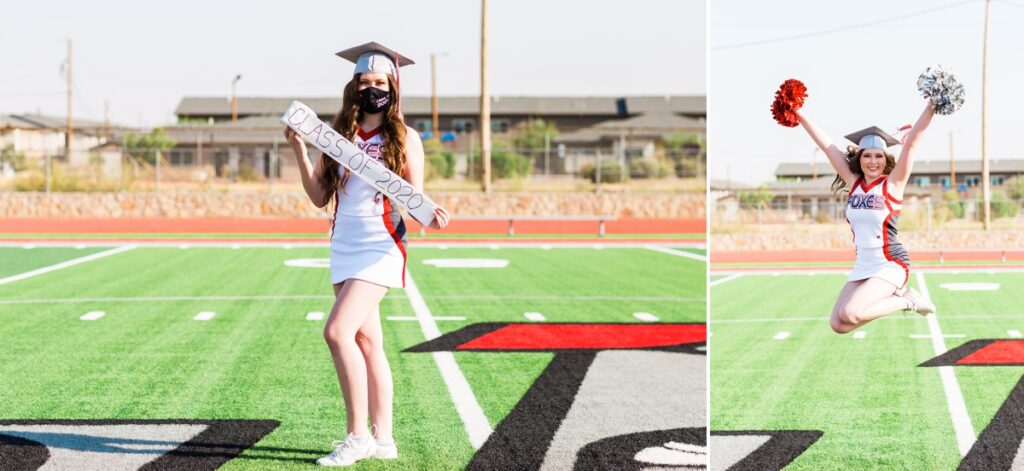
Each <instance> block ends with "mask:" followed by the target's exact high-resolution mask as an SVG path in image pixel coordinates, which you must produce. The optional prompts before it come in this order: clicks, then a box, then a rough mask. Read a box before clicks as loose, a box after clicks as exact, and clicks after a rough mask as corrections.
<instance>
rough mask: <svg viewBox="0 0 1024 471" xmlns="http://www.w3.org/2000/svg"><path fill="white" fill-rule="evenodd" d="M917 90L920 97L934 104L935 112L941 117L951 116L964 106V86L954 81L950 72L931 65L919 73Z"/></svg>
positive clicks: (954, 78) (939, 66)
mask: <svg viewBox="0 0 1024 471" xmlns="http://www.w3.org/2000/svg"><path fill="white" fill-rule="evenodd" d="M917 90H918V91H920V92H921V96H923V97H925V98H927V99H929V100H931V102H932V103H934V104H935V112H936V113H938V114H941V115H948V114H953V113H954V112H955V111H956V110H959V109H960V107H961V106H964V95H965V94H966V91H964V86H963V84H961V83H960V82H958V81H957V80H956V77H955V76H954V75H953V72H952V71H951V70H947V69H943V68H942V66H941V65H933V66H931V67H928V68H927V69H925V70H924V72H921V76H920V77H918V78H917Z"/></svg>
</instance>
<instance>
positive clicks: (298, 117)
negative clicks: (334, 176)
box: [281, 101, 437, 225]
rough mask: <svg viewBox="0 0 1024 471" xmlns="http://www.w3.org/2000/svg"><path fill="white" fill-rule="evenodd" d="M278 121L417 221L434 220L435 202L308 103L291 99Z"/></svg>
mask: <svg viewBox="0 0 1024 471" xmlns="http://www.w3.org/2000/svg"><path fill="white" fill-rule="evenodd" d="M281 122H282V123H284V125H285V126H288V127H290V128H292V129H294V130H295V132H297V133H299V135H300V136H302V137H304V138H305V139H306V140H307V141H309V142H310V143H311V144H313V145H314V146H316V148H317V149H320V150H321V151H323V153H324V154H327V156H329V157H330V158H332V159H334V160H337V161H338V163H339V164H341V166H342V167H345V168H347V169H348V170H349V172H351V173H352V174H353V175H355V176H357V177H359V178H362V179H363V180H364V181H366V183H369V184H370V185H371V186H373V187H374V188H376V189H377V190H378V191H380V192H381V193H383V194H384V196H387V197H388V198H391V201H394V202H396V203H398V205H399V206H401V207H403V208H405V210H406V211H408V212H409V214H410V215H412V217H414V218H416V220H417V221H419V223H420V224H423V225H430V223H431V222H433V221H434V209H435V208H437V203H434V201H432V200H431V199H430V198H428V197H427V195H425V194H423V192H421V191H418V190H417V189H416V188H415V187H413V186H412V185H411V184H409V182H407V181H405V180H404V179H403V178H402V177H401V176H399V175H398V174H396V173H395V172H392V171H391V170H390V169H388V168H387V166H385V165H384V163H383V162H380V161H378V160H376V159H374V158H373V157H370V156H368V155H366V153H365V152H363V151H362V150H361V149H359V146H356V145H355V144H353V143H352V142H350V141H349V140H348V139H345V138H344V137H342V136H341V134H338V133H337V132H336V131H335V130H334V129H333V128H331V125H330V124H327V123H325V122H323V121H320V118H317V117H316V113H314V112H313V110H311V109H309V107H308V106H306V105H304V104H302V103H301V102H298V101H293V102H292V104H291V106H289V107H288V111H285V112H284V116H281Z"/></svg>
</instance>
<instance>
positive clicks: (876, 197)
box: [797, 101, 935, 334]
mask: <svg viewBox="0 0 1024 471" xmlns="http://www.w3.org/2000/svg"><path fill="white" fill-rule="evenodd" d="M934 110H935V108H934V105H933V104H932V102H931V101H929V102H928V104H927V105H926V106H925V109H924V111H923V112H922V113H921V116H920V117H919V118H918V119H917V122H916V123H915V124H914V126H913V128H911V130H910V132H909V133H908V134H907V135H906V137H905V141H904V142H903V146H902V149H901V150H900V156H899V159H896V158H894V157H893V155H892V154H890V153H889V151H888V148H889V147H890V146H894V145H897V144H899V141H898V140H897V139H896V138H894V137H892V136H890V135H889V134H887V133H885V132H884V131H882V130H881V129H879V128H877V127H870V128H867V129H863V130H861V131H857V132H855V133H853V134H850V135H848V136H846V138H847V139H849V140H850V141H851V142H854V143H856V144H857V145H856V146H849V147H848V149H847V152H845V153H844V152H843V151H841V150H839V148H838V147H837V146H836V145H835V144H833V143H832V141H831V140H829V138H828V137H827V136H826V135H825V134H824V133H823V132H821V131H820V130H819V129H818V128H817V127H816V126H814V125H813V124H811V122H810V121H809V120H808V119H807V118H806V117H805V116H803V115H802V114H800V113H797V119H798V121H799V123H800V125H802V126H803V128H804V129H805V130H807V133H808V134H810V135H811V138H812V139H814V142H815V143H816V144H817V145H818V147H820V148H821V150H822V151H824V152H825V155H826V156H828V160H829V162H830V163H831V164H832V167H833V168H835V170H836V173H837V175H836V179H835V181H834V182H833V183H832V191H833V192H834V193H836V194H837V195H841V194H842V193H843V192H848V193H849V194H848V196H847V202H846V219H847V221H849V223H850V228H851V229H852V231H853V243H854V246H855V248H856V251H857V261H856V263H855V264H854V266H853V271H852V272H851V273H850V276H849V277H848V278H847V281H846V285H845V286H844V287H843V290H842V291H841V292H840V293H839V297H838V298H837V299H836V303H835V306H834V307H833V308H832V316H831V318H830V320H829V324H830V325H831V326H832V330H834V331H835V332H837V333H840V334H845V333H847V332H850V331H852V330H854V329H856V328H858V327H860V326H862V325H864V324H867V323H868V322H871V321H873V320H875V319H877V318H879V317H882V316H885V315H888V314H890V313H893V312H896V311H900V310H910V311H914V312H917V313H918V314H921V315H928V314H930V313H933V312H935V306H934V305H932V303H931V301H929V300H928V299H926V298H925V297H923V296H921V294H920V293H918V292H917V290H915V289H914V288H907V286H906V285H907V281H908V279H909V277H910V258H909V256H908V255H907V251H906V250H905V249H904V248H903V245H902V244H900V242H899V240H898V239H897V238H896V232H897V231H896V227H897V222H898V221H899V214H900V208H901V206H902V201H903V191H904V189H905V188H906V186H907V181H908V180H909V179H910V172H911V169H912V167H913V156H914V150H915V149H916V147H917V145H918V143H919V142H920V139H921V136H922V135H923V134H924V131H925V130H926V129H927V128H928V125H929V123H931V121H932V115H933V114H934Z"/></svg>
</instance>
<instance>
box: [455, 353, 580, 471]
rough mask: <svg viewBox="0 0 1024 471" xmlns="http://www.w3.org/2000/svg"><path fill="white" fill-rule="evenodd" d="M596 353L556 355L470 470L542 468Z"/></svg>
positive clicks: (484, 446) (476, 457) (503, 421)
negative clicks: (545, 456) (550, 446)
mask: <svg viewBox="0 0 1024 471" xmlns="http://www.w3.org/2000/svg"><path fill="white" fill-rule="evenodd" d="M596 356H597V352H593V351H592V352H586V353H563V352H559V353H557V354H555V358H554V359H552V360H551V363H549V364H548V366H547V368H544V371H543V372H542V373H541V374H540V376H539V377H538V378H537V380H536V381H534V383H533V385H532V386H530V389H529V390H527V391H526V394H525V395H524V396H523V398H522V399H520V400H519V402H518V403H516V406H515V407H514V408H513V409H512V411H511V412H509V414H508V415H507V416H505V419H503V420H502V421H501V423H499V424H498V426H497V427H496V428H495V429H494V433H492V434H491V436H490V437H488V438H487V441H486V442H484V445H483V446H482V447H480V450H478V451H477V452H476V454H475V455H473V459H472V460H470V462H469V464H468V465H466V470H467V471H475V470H480V471H483V470H499V469H501V470H504V469H517V470H518V469H540V466H541V464H542V463H544V455H545V454H546V453H547V451H548V446H549V445H550V444H551V439H553V438H554V437H555V432H557V431H558V426H559V425H561V424H562V420H563V419H565V416H566V414H568V413H569V409H570V408H571V407H572V403H573V401H574V400H575V399H576V393H577V392H578V391H579V389H580V385H581V384H582V383H583V378H584V377H586V376H587V369H589V368H590V364H591V363H592V362H593V361H594V357H596Z"/></svg>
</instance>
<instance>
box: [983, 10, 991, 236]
mask: <svg viewBox="0 0 1024 471" xmlns="http://www.w3.org/2000/svg"><path fill="white" fill-rule="evenodd" d="M990 16H992V0H985V42H984V43H983V44H984V45H983V46H982V53H981V199H982V203H981V211H982V214H983V215H984V218H983V220H982V227H984V228H985V231H988V230H989V228H990V225H991V223H992V214H991V211H990V209H991V208H989V202H990V201H991V199H992V194H991V192H992V189H991V188H990V185H989V181H988V180H989V178H988V149H987V145H986V144H987V142H986V136H985V134H986V133H985V131H986V126H985V124H986V123H985V122H986V118H987V117H988V20H989V17H990Z"/></svg>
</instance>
